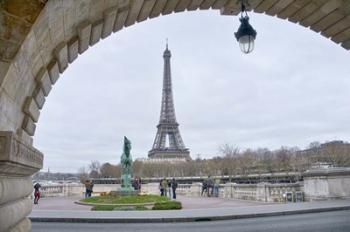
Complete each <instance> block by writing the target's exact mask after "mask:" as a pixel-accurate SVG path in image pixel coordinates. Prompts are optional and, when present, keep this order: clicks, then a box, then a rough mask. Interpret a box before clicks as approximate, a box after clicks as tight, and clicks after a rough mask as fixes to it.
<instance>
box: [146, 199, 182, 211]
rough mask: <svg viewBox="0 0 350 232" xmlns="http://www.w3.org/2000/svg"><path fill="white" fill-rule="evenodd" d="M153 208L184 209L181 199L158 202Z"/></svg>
mask: <svg viewBox="0 0 350 232" xmlns="http://www.w3.org/2000/svg"><path fill="white" fill-rule="evenodd" d="M152 209H153V210H172V209H182V205H181V202H179V201H168V202H157V203H155V204H154V206H153V208H152Z"/></svg>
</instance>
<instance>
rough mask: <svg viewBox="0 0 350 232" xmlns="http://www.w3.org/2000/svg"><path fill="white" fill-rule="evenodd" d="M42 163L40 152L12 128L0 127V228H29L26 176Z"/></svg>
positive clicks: (6, 229)
mask: <svg viewBox="0 0 350 232" xmlns="http://www.w3.org/2000/svg"><path fill="white" fill-rule="evenodd" d="M42 165H43V155H42V154H41V152H39V151H38V150H36V149H35V148H34V147H32V146H31V145H29V144H27V143H25V142H23V141H22V140H21V139H19V138H18V136H17V135H16V134H14V133H13V132H4V131H0V231H11V232H13V231H31V228H30V227H31V224H30V220H29V219H27V218H26V217H27V216H28V214H29V213H30V212H31V210H32V201H31V200H30V199H29V198H28V196H29V195H30V194H31V193H32V191H33V185H32V180H31V178H30V176H31V175H32V174H34V173H35V172H37V171H39V170H40V169H41V168H42Z"/></svg>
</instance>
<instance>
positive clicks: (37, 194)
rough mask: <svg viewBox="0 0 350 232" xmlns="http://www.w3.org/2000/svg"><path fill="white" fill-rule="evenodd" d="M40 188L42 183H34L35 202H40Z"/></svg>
mask: <svg viewBox="0 0 350 232" xmlns="http://www.w3.org/2000/svg"><path fill="white" fill-rule="evenodd" d="M40 188H41V185H40V184H39V183H36V184H35V185H34V204H38V203H39V199H40Z"/></svg>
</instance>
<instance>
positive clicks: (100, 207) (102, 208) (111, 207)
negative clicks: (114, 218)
mask: <svg viewBox="0 0 350 232" xmlns="http://www.w3.org/2000/svg"><path fill="white" fill-rule="evenodd" d="M114 208H115V206H114V205H95V206H94V207H92V208H91V211H113V210H114Z"/></svg>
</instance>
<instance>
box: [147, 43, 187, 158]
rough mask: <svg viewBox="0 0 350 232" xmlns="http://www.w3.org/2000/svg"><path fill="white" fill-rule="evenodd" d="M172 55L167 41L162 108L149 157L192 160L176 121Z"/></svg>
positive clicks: (164, 56) (164, 55)
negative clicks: (171, 70) (171, 66)
mask: <svg viewBox="0 0 350 232" xmlns="http://www.w3.org/2000/svg"><path fill="white" fill-rule="evenodd" d="M170 57H171V53H170V50H169V49H168V43H167V44H166V49H165V51H164V54H163V58H164V74H163V92H162V108H161V112H160V119H159V124H158V126H157V128H158V130H157V134H156V138H155V139H154V143H153V147H152V149H151V150H150V151H149V152H148V157H149V158H158V159H172V158H182V159H183V158H185V159H186V160H190V159H191V157H190V151H189V149H188V148H186V147H185V144H184V142H183V141H182V138H181V135H180V130H179V124H178V123H177V122H176V116H175V107H174V100H173V91H172V86H171V72H170Z"/></svg>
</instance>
